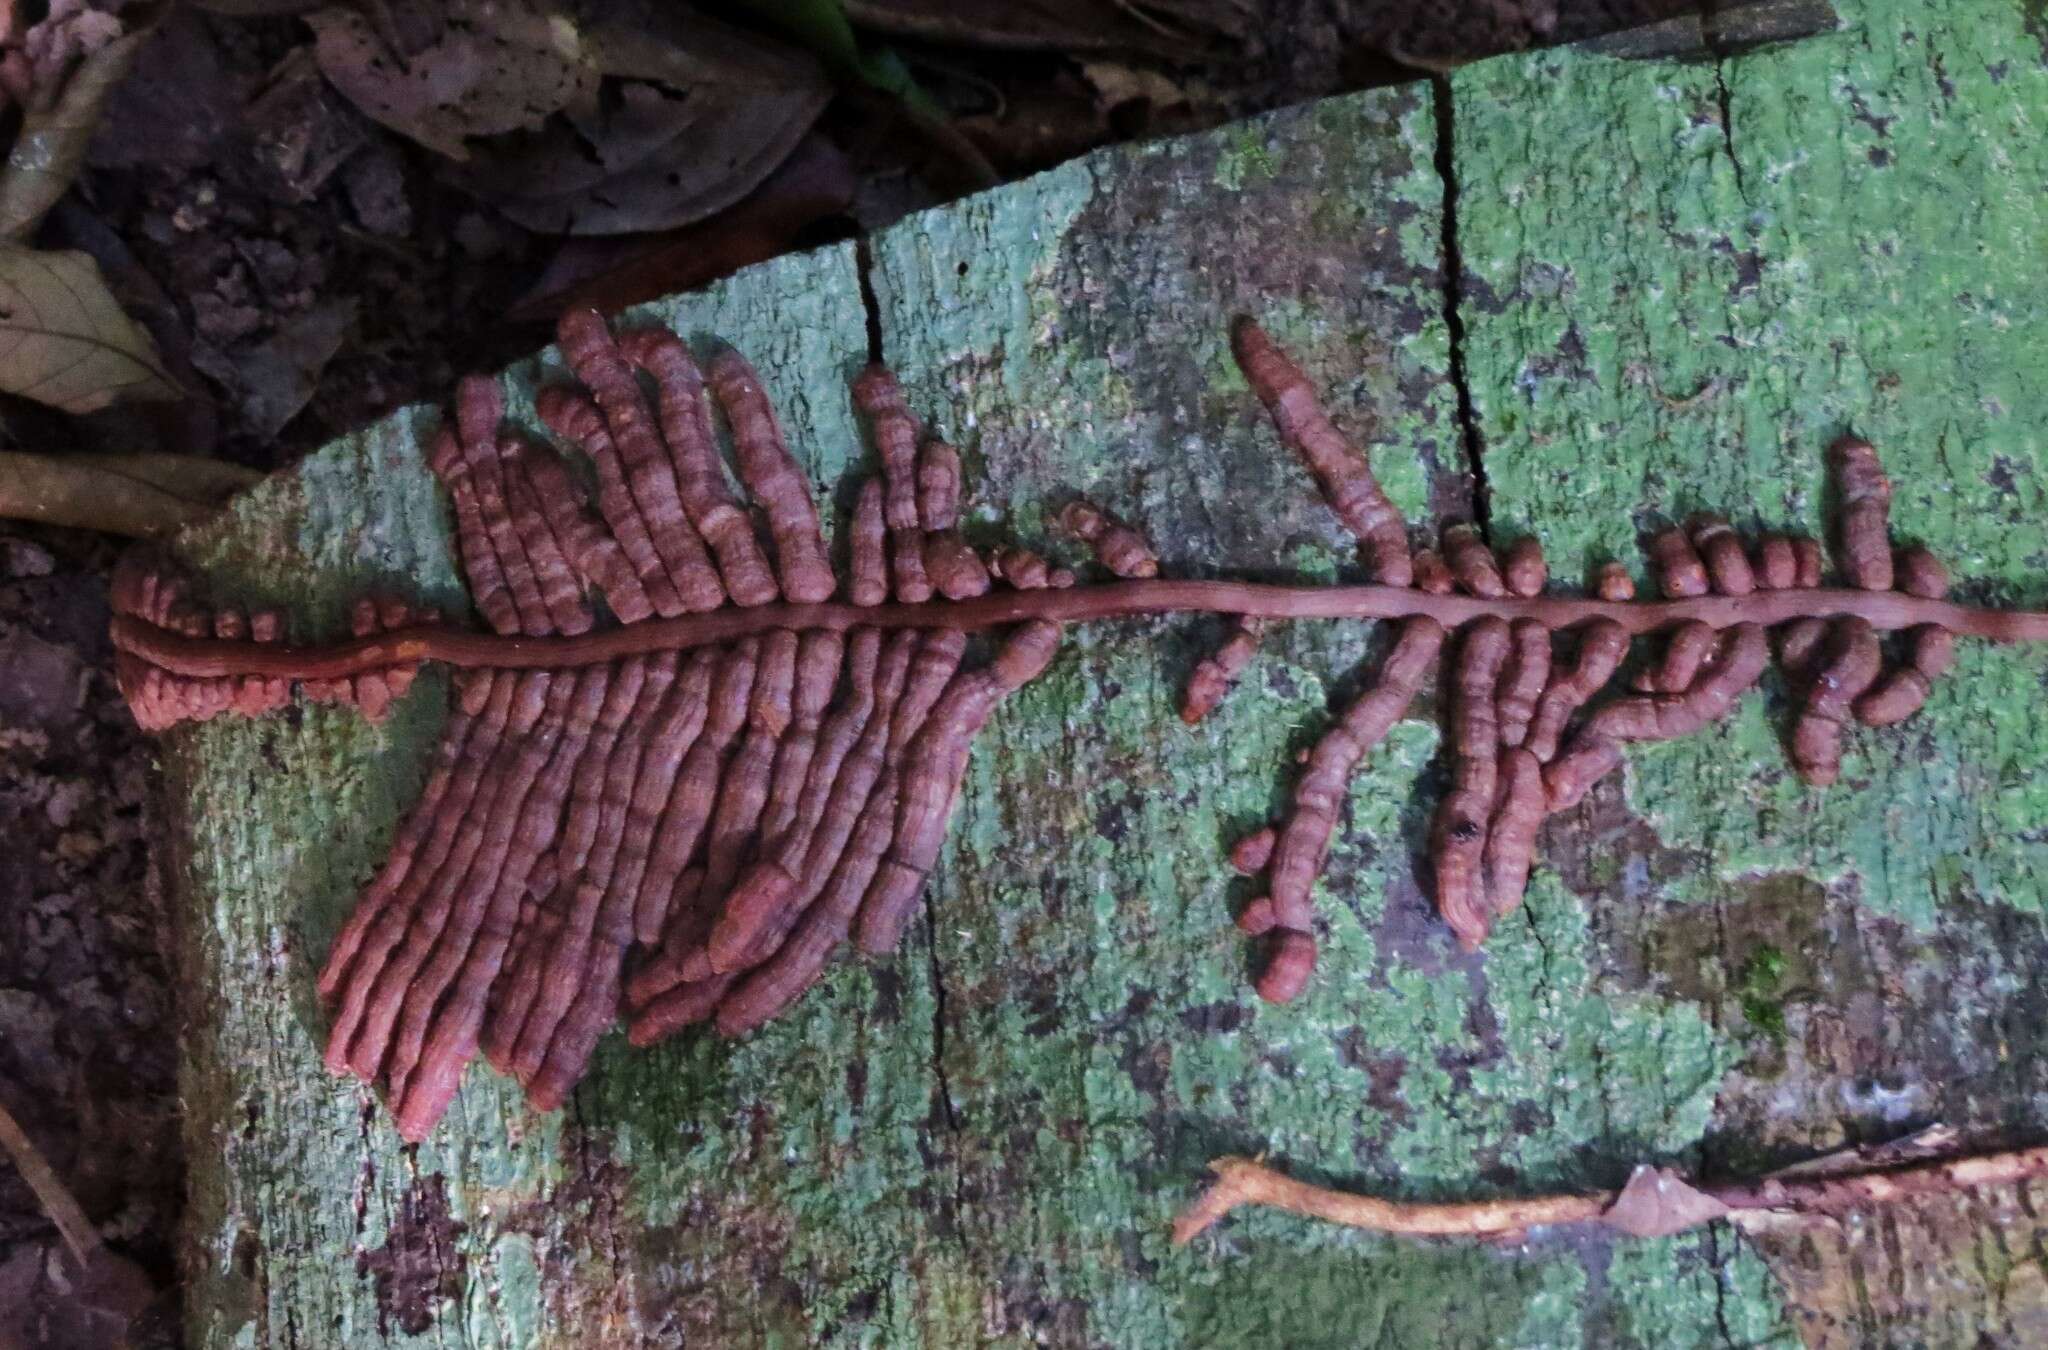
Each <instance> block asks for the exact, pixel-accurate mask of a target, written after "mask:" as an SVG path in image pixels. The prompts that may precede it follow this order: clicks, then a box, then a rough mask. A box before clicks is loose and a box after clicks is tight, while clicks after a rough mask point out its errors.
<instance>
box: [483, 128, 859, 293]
mask: <svg viewBox="0 0 2048 1350" xmlns="http://www.w3.org/2000/svg"><path fill="white" fill-rule="evenodd" d="M857 186H858V181H857V179H856V177H855V175H854V171H853V166H852V165H851V164H850V163H849V162H848V161H847V159H846V156H845V155H843V154H841V153H840V152H839V150H838V149H837V148H835V147H834V146H833V145H832V144H831V143H830V142H828V141H825V140H823V139H821V138H819V137H817V136H811V137H807V138H806V139H805V140H804V142H803V144H801V145H799V146H798V147H797V149H796V151H795V153H793V154H791V155H790V157H789V158H788V159H787V160H785V161H783V163H782V165H781V167H779V168H777V169H776V170H775V172H774V173H772V174H770V175H769V176H768V178H767V179H766V180H765V181H764V182H763V183H762V184H761V185H760V186H759V187H757V188H755V189H754V190H753V191H752V192H751V193H749V194H748V195H747V196H746V198H745V199H743V200H742V201H740V202H738V203H736V204H734V205H733V206H731V207H728V208H727V209H726V210H724V211H721V212H719V213H718V214H717V215H715V216H712V217H711V218H710V219H708V220H702V221H699V222H697V223H696V224H694V225H687V226H684V227H683V228H682V229H679V230H672V231H668V232H666V233H663V234H658V235H652V236H648V237H643V238H631V239H613V238H598V239H571V240H569V241H568V242H567V243H565V244H563V245H562V247H561V249H560V250H559V251H558V252H557V253H556V254H555V256H554V257H553V258H552V259H551V260H550V261H549V263H548V265H547V269H546V270H545V271H544V272H543V273H542V274H541V277H540V280H538V281H536V282H535V283H534V284H533V287H532V289H530V290H529V291H528V292H527V293H526V294H525V295H524V296H522V297H520V298H519V300H517V301H516V302H515V303H514V304H513V306H512V309H511V311H510V312H509V313H508V314H507V315H506V317H507V318H509V319H512V320H514V321H515V322H525V321H541V320H551V319H553V318H554V317H555V316H556V315H558V314H560V313H561V312H562V311H563V310H565V309H568V308H570V307H572V306H589V307H591V308H595V309H597V310H600V311H602V312H603V313H606V314H616V313H618V312H619V311H620V310H622V309H625V308H626V307H627V306H629V305H637V304H639V303H641V302H642V301H646V300H652V299H654V298H655V297H657V296H662V295H671V294H674V293H676V292H678V291H689V290H695V289H696V288H697V287H699V286H703V285H706V284H707V283H709V282H712V281H715V280H717V279H718V278H719V277H722V276H727V275H730V274H731V273H733V272H737V271H738V270H739V269H740V268H742V267H746V266H748V265H749V264H752V263H757V262H761V261H763V260H765V259H768V258H772V257H775V256H776V255H777V254H780V253H782V252H785V251H786V250H787V249H788V248H790V247H791V245H793V244H794V243H795V242H796V240H797V238H798V236H799V233H800V232H801V231H802V230H804V229H805V227H807V226H809V225H812V224H814V223H815V222H817V221H819V220H821V219H824V218H826V217H829V216H835V215H839V214H841V213H843V212H844V211H846V209H847V208H848V206H849V205H850V204H851V203H852V201H853V194H854V190H855V188H856V187H857Z"/></svg>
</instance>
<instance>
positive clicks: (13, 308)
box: [0, 244, 180, 413]
mask: <svg viewBox="0 0 2048 1350" xmlns="http://www.w3.org/2000/svg"><path fill="white" fill-rule="evenodd" d="M0 390H5V391H6V392H8V393H11V394H21V395H23V396H24V397H27V398H32V399H35V400H36V401H37V402H39V403H47V404H49V405H50V406H52V407H54V408H59V409H62V410H63V411H65V412H68V413H89V412H95V411H97V410H98V409H101V408H104V407H106V406H107V405H108V404H110V403H112V402H114V401H115V400H116V399H151V398H157V399H168V398H177V397H179V395H180V390H179V389H178V386H177V383H176V382H175V381H173V380H172V379H171V377H170V376H169V375H168V374H166V373H165V372H164V368H163V365H162V363H161V362H160V361H159V360H158V358H157V354H156V345H155V344H154V343H152V342H151V341H150V340H149V335H148V334H147V333H145V332H143V331H142V329H141V328H140V327H139V326H138V325H137V324H136V323H135V321H134V320H133V319H130V318H129V317H128V316H127V315H126V314H124V313H122V312H121V307H120V306H119V305H118V304H116V303H115V301H114V297H113V294H112V293H111V292H110V291H108V289H107V284H106V282H105V280H104V279H102V278H101V276H100V269H99V264H97V263H95V262H94V261H93V260H92V259H91V258H90V257H88V256H87V255H85V254H83V253H72V252H39V251H37V250H34V249H27V248H23V247H21V246H20V245H19V244H0Z"/></svg>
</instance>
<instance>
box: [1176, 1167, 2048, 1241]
mask: <svg viewBox="0 0 2048 1350" xmlns="http://www.w3.org/2000/svg"><path fill="white" fill-rule="evenodd" d="M1209 1170H1210V1171H1212V1172H1214V1173H1215V1174H1216V1178H1217V1179H1216V1183H1215V1184H1214V1185H1213V1186H1211V1187H1210V1188H1209V1189H1208V1191H1207V1192H1206V1193H1204V1194H1203V1195H1202V1196H1201V1197H1200V1198H1199V1199H1197V1200H1196V1201H1195V1202H1194V1203H1193V1204H1192V1205H1190V1206H1188V1208H1187V1209H1186V1210H1185V1211H1183V1212H1182V1214H1181V1215H1180V1217H1179V1218H1177V1219H1176V1220H1174V1224H1173V1240H1174V1242H1175V1244H1176V1245H1178V1244H1181V1243H1186V1242H1188V1241H1190V1240H1191V1239H1193V1238H1194V1237H1195V1236H1196V1235H1197V1234H1199V1233H1201V1232H1202V1231H1203V1230H1204V1229H1206V1228H1208V1227H1210V1226H1211V1225H1212V1224H1214V1223H1215V1222H1216V1221H1217V1220H1219V1219H1221V1218H1222V1217H1223V1216H1224V1215H1226V1214H1228V1213H1230V1212H1231V1211H1232V1210H1234V1209H1237V1208H1238V1207H1240V1206H1243V1205H1263V1206H1265V1207H1266V1208H1268V1209H1277V1210H1281V1211H1284V1212H1286V1213H1289V1214H1299V1215H1303V1216H1304V1217H1307V1218H1312V1219H1323V1220H1326V1221H1327V1222H1330V1223H1336V1224H1342V1225H1344V1226H1346V1227H1349V1228H1366V1229H1371V1230H1373V1231H1374V1232H1380V1233H1401V1234H1406V1235H1409V1236H1416V1237H1477V1238H1499V1237H1507V1236H1511V1235H1514V1234H1517V1233H1520V1232H1522V1231H1523V1230H1525V1229H1528V1228H1533V1227H1536V1226H1538V1225H1541V1224H1567V1223H1596V1222H1597V1223H1602V1224H1605V1225H1607V1226H1608V1227H1612V1228H1618V1229H1621V1230H1622V1231H1624V1232H1631V1233H1637V1234H1639V1235H1644V1236H1648V1235H1651V1234H1663V1233H1672V1232H1680V1231H1683V1230H1684V1229H1686V1228H1690V1227H1694V1226H1696V1225H1698V1224H1701V1223H1705V1222H1708V1221H1710V1220H1713V1219H1717V1218H1728V1219H1732V1220H1734V1221H1735V1222H1737V1223H1742V1222H1751V1221H1755V1220H1759V1219H1763V1218H1766V1217H1768V1216H1772V1215H1782V1214H1820V1215H1836V1214H1841V1213H1844V1212H1846V1211H1849V1210H1853V1209H1859V1208H1862V1207H1864V1206H1867V1205H1884V1204H1892V1203H1895V1202H1897V1201H1901V1200H1907V1199H1911V1198H1913V1197H1915V1196H1923V1195H1938V1194H1942V1193H1945V1192H1949V1191H1957V1190H1969V1189H1972V1188H1975V1187H1978V1186H1997V1185H2009V1184H2011V1183H2013V1182H2018V1181H2024V1180H2027V1179H2028V1178H2030V1177H2036V1176H2041V1175H2043V1174H2044V1173H2048V1147H2044V1148H2028V1149H2018V1150H2014V1151H2011V1152H2004V1153H1986V1154H1979V1155H1976V1156H1973V1157H1963V1158H1947V1159H1942V1160H1938V1161H1931V1162H1921V1163H1914V1164H1911V1165H1908V1166H1903V1167H1890V1168H1882V1167H1881V1168H1875V1169H1873V1170H1870V1171H1867V1172H1859V1173H1849V1174H1839V1175H1827V1176H1799V1175H1779V1176H1776V1177H1768V1178H1765V1179H1764V1180H1762V1181H1756V1182H1736V1183H1728V1184H1722V1185H1714V1186H1703V1187H1694V1186H1691V1185H1689V1184H1688V1183H1686V1182H1684V1181H1682V1180H1680V1179H1679V1178H1678V1177H1677V1176H1676V1175H1675V1174H1674V1173H1672V1172H1670V1171H1669V1170H1668V1169H1661V1168H1650V1167H1642V1168H1638V1169H1637V1170H1636V1174H1635V1176H1634V1177H1632V1178H1631V1179H1630V1182H1629V1185H1628V1186H1627V1187H1626V1188H1625V1189H1623V1190H1621V1191H1591V1192H1586V1193H1583V1194H1577V1195H1544V1196H1531V1197H1527V1198H1524V1199H1518V1200H1485V1201H1466V1202H1461V1203H1454V1204H1411V1203H1403V1202H1400V1201H1392V1200H1381V1199H1378V1198H1376V1197H1373V1196H1366V1195H1355V1194H1352V1193H1351V1192H1348V1191H1337V1190H1331V1189H1329V1188H1327V1187H1323V1186H1312V1185H1310V1184H1308V1183H1307V1182H1302V1181H1296V1180H1295V1179H1294V1178H1292V1177H1289V1176H1287V1175H1286V1174H1284V1173H1282V1172H1278V1171H1276V1170H1274V1169H1273V1168H1271V1167H1268V1166H1266V1165H1265V1164H1264V1163H1261V1162H1257V1161H1254V1160H1252V1159H1250V1158H1236V1157H1225V1158H1218V1159H1216V1160H1215V1161H1214V1162H1212V1163H1210V1164H1209Z"/></svg>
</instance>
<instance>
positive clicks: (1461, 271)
mask: <svg viewBox="0 0 2048 1350" xmlns="http://www.w3.org/2000/svg"><path fill="white" fill-rule="evenodd" d="M1429 91H1430V103H1431V109H1432V111H1433V112H1434V113H1435V116H1436V174H1437V178H1438V180H1439V181H1440V182H1441V183H1442V184H1443V206H1442V212H1441V221H1442V223H1441V226H1440V230H1441V239H1442V244H1443V267H1444V284H1443V315H1444V328H1445V330H1446V331H1447V332H1448V333H1449V337H1450V356H1449V365H1450V372H1449V373H1450V379H1451V387H1452V389H1454V390H1455V391H1456V392H1457V396H1458V432H1459V435H1460V437H1461V438H1462V440H1463V442H1464V445H1465V462H1466V464H1467V465H1468V466H1469V471H1470V473H1471V475H1472V522H1473V524H1475V525H1477V526H1478V527H1479V536H1480V538H1482V539H1484V540H1486V542H1487V543H1488V545H1491V544H1492V543H1493V510H1492V506H1493V490H1492V487H1491V486H1490V485H1489V484H1488V483H1487V481H1486V443H1485V438H1484V437H1482V436H1481V435H1480V433H1479V415H1478V413H1477V411H1475V409H1474V406H1473V401H1472V382H1471V378H1470V377H1469V375H1468V374H1467V373H1466V370H1465V316H1464V311H1463V304H1464V298H1465V296H1464V276H1465V258H1464V254H1463V253H1462V252H1461V251H1460V250H1459V246H1458V164H1457V141H1456V134H1455V133H1456V105H1455V99H1454V98H1453V95H1452V92H1451V82H1450V80H1449V78H1447V77H1446V76H1443V75H1433V76H1431V77H1430V81H1429Z"/></svg>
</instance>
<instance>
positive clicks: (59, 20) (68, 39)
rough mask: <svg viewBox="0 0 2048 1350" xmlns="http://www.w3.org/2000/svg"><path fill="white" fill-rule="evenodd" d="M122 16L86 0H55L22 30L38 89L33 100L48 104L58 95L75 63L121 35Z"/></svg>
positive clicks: (36, 103) (23, 44) (38, 103)
mask: <svg viewBox="0 0 2048 1350" xmlns="http://www.w3.org/2000/svg"><path fill="white" fill-rule="evenodd" d="M122 27H123V25H122V23H121V20H120V19H119V18H117V17H115V16H114V15H112V14H109V13H108V12H106V11H105V10H100V9H94V8H92V7H91V6H90V5H88V4H87V3H86V0H52V3H51V5H50V8H49V11H48V12H47V13H46V14H44V15H43V17H42V18H41V19H40V20H38V21H37V22H36V23H35V24H33V25H32V26H31V27H30V28H29V30H28V31H27V32H26V33H24V34H22V39H21V47H22V53H23V54H24V55H25V56H27V58H28V65H29V72H30V76H31V78H32V81H33V85H34V89H33V94H32V96H31V97H32V101H33V102H34V104H35V106H37V107H47V106H48V105H50V104H51V103H54V102H55V101H56V99H57V95H58V91H59V90H61V89H62V88H63V87H64V78H65V75H66V73H67V72H68V71H69V70H70V69H71V64H72V62H74V61H77V60H78V59H79V58H81V57H86V56H91V55H92V54H93V53H94V52H96V51H98V50H99V49H100V48H102V47H104V46H106V45H107V44H108V43H110V42H112V41H113V40H114V39H115V38H118V37H119V36H121V32H122Z"/></svg>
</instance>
